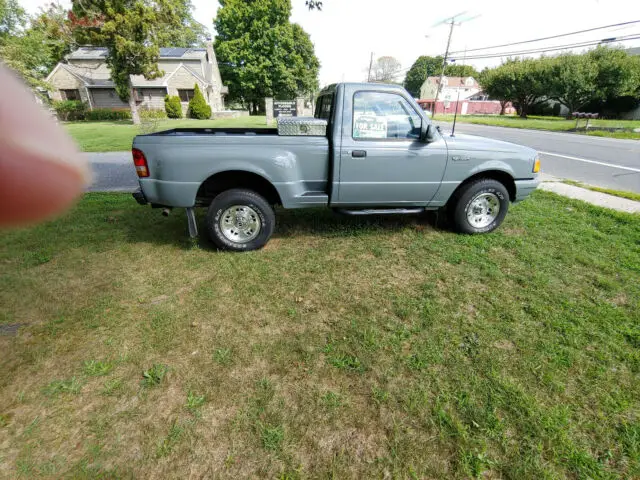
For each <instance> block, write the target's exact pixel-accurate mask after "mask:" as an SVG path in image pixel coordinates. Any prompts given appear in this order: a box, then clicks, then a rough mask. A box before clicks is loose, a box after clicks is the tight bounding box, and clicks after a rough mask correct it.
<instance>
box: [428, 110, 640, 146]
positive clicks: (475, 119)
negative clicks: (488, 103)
mask: <svg viewBox="0 0 640 480" xmlns="http://www.w3.org/2000/svg"><path fill="white" fill-rule="evenodd" d="M436 121H439V122H453V115H436ZM457 121H458V122H462V123H475V124H478V125H491V126H495V127H510V128H529V129H532V130H551V131H559V132H561V131H568V130H571V129H573V128H575V126H576V121H575V120H567V119H565V118H564V117H538V116H529V118H520V117H518V116H512V115H503V116H500V115H458V119H457ZM584 123H585V121H584V120H581V121H580V125H582V126H584ZM589 125H593V126H600V127H622V128H627V129H634V128H640V120H590V121H589ZM587 135H593V136H599V137H611V138H627V139H639V140H640V133H637V132H633V131H624V132H605V131H590V132H588V133H587Z"/></svg>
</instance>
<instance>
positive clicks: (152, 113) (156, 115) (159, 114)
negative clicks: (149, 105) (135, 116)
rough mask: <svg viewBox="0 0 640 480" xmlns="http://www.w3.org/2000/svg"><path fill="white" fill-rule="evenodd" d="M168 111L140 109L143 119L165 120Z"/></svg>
mask: <svg viewBox="0 0 640 480" xmlns="http://www.w3.org/2000/svg"><path fill="white" fill-rule="evenodd" d="M166 118H167V113H166V112H165V111H164V110H140V119H141V120H164V119H166Z"/></svg>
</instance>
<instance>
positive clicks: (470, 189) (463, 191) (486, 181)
mask: <svg viewBox="0 0 640 480" xmlns="http://www.w3.org/2000/svg"><path fill="white" fill-rule="evenodd" d="M483 194H487V195H488V196H489V197H491V196H495V198H497V200H498V204H499V207H500V209H499V211H498V213H497V215H495V218H494V219H493V221H492V222H491V223H489V224H488V225H484V224H481V226H480V227H478V226H476V225H473V224H472V223H471V222H470V221H469V219H468V217H467V211H468V209H469V208H470V207H471V203H472V202H473V201H474V200H475V199H476V198H477V197H479V196H481V195H483ZM448 209H449V212H450V221H451V225H452V226H453V229H454V230H455V231H456V232H460V233H470V234H475V233H488V232H492V231H493V230H495V229H496V228H498V227H499V226H500V224H501V223H502V221H503V220H504V217H505V216H506V215H507V210H509V192H508V191H507V189H506V187H505V186H504V185H503V184H502V183H500V182H499V181H497V180H493V179H490V178H480V179H478V180H474V181H473V182H470V183H468V184H467V185H463V186H462V187H461V188H460V189H459V190H458V191H457V192H456V193H455V196H454V197H453V198H452V199H451V202H450V203H449V205H448Z"/></svg>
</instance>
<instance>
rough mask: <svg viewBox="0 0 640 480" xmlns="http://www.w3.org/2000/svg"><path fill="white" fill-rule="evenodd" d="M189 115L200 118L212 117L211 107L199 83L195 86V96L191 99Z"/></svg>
mask: <svg viewBox="0 0 640 480" xmlns="http://www.w3.org/2000/svg"><path fill="white" fill-rule="evenodd" d="M189 117H190V118H196V119H198V120H206V119H208V118H211V107H210V106H209V105H207V102H206V101H205V99H204V95H202V92H201V91H200V87H198V84H197V83H196V85H195V87H194V88H193V98H192V99H191V101H189Z"/></svg>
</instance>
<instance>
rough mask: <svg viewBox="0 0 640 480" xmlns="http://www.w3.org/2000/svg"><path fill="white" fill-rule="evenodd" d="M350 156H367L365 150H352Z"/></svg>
mask: <svg viewBox="0 0 640 480" xmlns="http://www.w3.org/2000/svg"><path fill="white" fill-rule="evenodd" d="M351 156H352V157H353V158H364V157H366V156H367V151H366V150H353V151H352V152H351Z"/></svg>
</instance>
